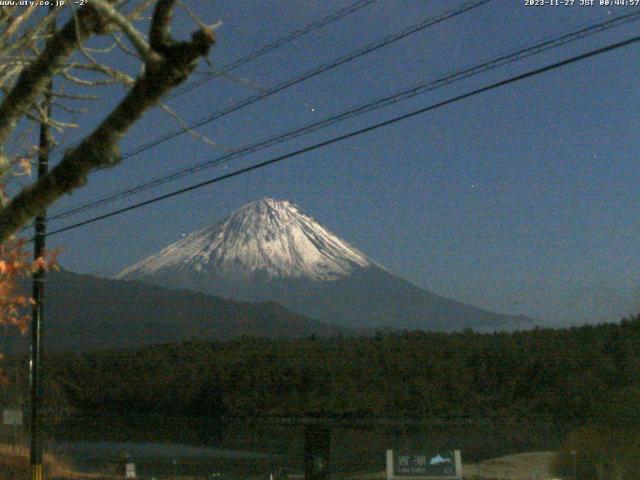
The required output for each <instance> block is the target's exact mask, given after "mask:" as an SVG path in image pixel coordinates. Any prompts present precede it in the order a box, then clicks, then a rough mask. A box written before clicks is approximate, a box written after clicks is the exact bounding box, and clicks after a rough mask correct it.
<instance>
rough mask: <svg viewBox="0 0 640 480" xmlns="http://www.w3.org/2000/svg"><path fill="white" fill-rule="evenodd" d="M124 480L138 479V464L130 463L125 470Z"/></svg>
mask: <svg viewBox="0 0 640 480" xmlns="http://www.w3.org/2000/svg"><path fill="white" fill-rule="evenodd" d="M124 478H136V464H135V463H132V462H129V463H127V464H126V466H125V469H124Z"/></svg>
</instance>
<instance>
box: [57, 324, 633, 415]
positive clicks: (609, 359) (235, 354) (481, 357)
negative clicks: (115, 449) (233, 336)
mask: <svg viewBox="0 0 640 480" xmlns="http://www.w3.org/2000/svg"><path fill="white" fill-rule="evenodd" d="M47 365H48V367H47V368H48V375H47V376H48V377H49V378H50V379H51V381H52V384H53V385H54V386H55V387H56V388H55V389H56V392H57V394H56V395H55V397H60V396H62V397H63V398H64V400H65V401H66V402H67V403H68V404H69V405H71V406H73V407H74V408H75V409H77V410H79V411H81V412H94V413H95V412H101V411H102V412H107V413H108V412H145V413H158V414H190V415H205V416H222V415H224V416H227V417H229V416H231V417H247V416H248V417H264V416H278V417H280V416H285V417H290V416H297V417H301V416H321V417H347V418H348V417H421V418H424V417H428V418H431V419H434V418H438V419H443V418H451V417H485V418H487V417H489V418H490V417H504V416H513V417H525V416H545V417H551V418H558V419H567V418H571V419H578V420H580V419H584V420H596V419H597V420H599V421H602V422H606V423H607V424H610V423H615V422H618V421H621V422H622V423H627V422H628V421H631V420H633V421H637V420H638V419H639V418H638V417H639V416H640V401H639V400H640V375H639V374H640V317H637V318H635V319H631V320H624V321H622V322H621V323H619V324H603V325H598V326H584V327H580V328H570V329H560V330H554V329H537V330H533V331H527V332H519V333H497V334H477V333H473V332H471V331H465V332H462V333H456V334H440V333H423V332H406V333H403V334H384V335H382V334H380V335H376V336H374V337H370V338H364V337H360V338H347V337H345V338H341V337H334V338H314V337H312V338H307V339H303V340H266V339H258V338H241V339H238V340H235V341H230V342H225V343H198V342H187V343H180V344H170V345H160V346H153V347H147V348H143V349H140V350H130V351H127V350H125V351H122V350H120V351H104V352H97V353H86V354H74V353H64V354H55V355H51V356H50V357H49V358H48V361H47Z"/></svg>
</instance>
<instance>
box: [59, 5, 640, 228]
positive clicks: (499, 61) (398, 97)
mask: <svg viewBox="0 0 640 480" xmlns="http://www.w3.org/2000/svg"><path fill="white" fill-rule="evenodd" d="M639 19H640V12H634V13H631V14H627V15H621V16H618V17H615V18H612V19H609V20H606V21H604V22H599V23H596V24H591V25H589V26H586V27H583V28H581V29H579V30H577V31H573V32H570V33H567V34H564V35H561V36H556V37H553V38H551V39H550V40H545V41H542V42H540V43H537V44H535V45H533V46H530V47H526V48H522V49H520V50H517V51H516V52H513V53H510V54H507V55H501V56H498V57H494V58H492V59H490V60H488V61H485V62H483V63H480V64H476V65H474V66H471V67H467V68H464V69H462V70H458V71H456V72H454V73H451V74H447V75H445V76H443V77H440V78H438V79H436V80H429V81H424V82H421V83H419V84H417V85H414V86H411V87H409V88H405V89H403V90H400V91H397V92H395V93H393V94H391V95H388V96H385V97H383V98H380V99H378V100H376V101H374V102H369V103H366V104H363V105H360V106H358V107H355V108H351V109H349V110H346V111H344V112H342V113H339V114H336V115H332V116H329V117H325V118H324V119H321V120H319V121H316V122H312V123H310V124H307V125H305V126H303V127H299V128H296V129H293V130H290V131H288V132H286V133H283V134H280V135H278V136H275V137H271V138H269V139H266V140H263V141H261V142H258V143H256V144H253V145H249V146H246V147H243V148H241V149H240V150H237V151H234V152H230V153H227V154H225V155H223V156H221V157H218V158H215V159H213V160H208V161H206V162H202V163H199V164H196V165H192V166H191V167H187V168H184V169H181V170H178V171H177V172H174V173H171V174H169V175H163V176H160V177H157V178H155V179H153V180H149V181H146V182H143V183H141V184H139V185H136V186H134V187H130V188H127V189H122V190H119V191H117V192H114V193H111V194H108V195H106V196H102V197H100V198H98V199H96V200H93V201H90V202H88V203H85V204H83V205H80V206H77V207H74V208H71V209H69V210H66V211H63V212H61V213H59V214H57V215H54V216H52V217H50V220H59V219H63V218H67V217H70V216H72V215H76V214H78V213H81V212H84V211H87V210H92V209H94V208H97V207H100V206H102V205H106V204H108V203H111V202H114V201H116V200H120V199H123V198H126V197H129V196H132V195H135V194H138V193H141V192H143V191H146V190H149V189H151V188H155V187H158V186H160V185H163V184H165V183H168V182H171V181H174V180H177V179H179V178H182V177H185V176H188V175H192V174H195V173H197V172H200V171H203V170H205V169H208V168H211V167H213V166H216V165H220V164H222V163H226V162H228V161H231V160H233V159H236V158H240V157H244V156H246V155H248V154H250V153H254V152H256V151H258V150H261V149H263V148H267V147H270V146H273V145H276V144H279V143H282V142H284V141H286V140H290V139H293V138H297V137H299V136H302V135H306V134H309V133H311V132H314V131H316V130H319V129H322V128H326V127H328V126H330V125H334V124H336V123H338V122H340V121H343V120H346V119H348V118H352V117H355V116H359V115H362V114H363V113H366V112H370V111H373V110H376V109H379V108H382V107H386V106H389V105H391V104H394V103H396V102H399V101H402V100H406V99H408V98H413V97H415V96H417V95H420V94H423V93H426V92H430V91H433V90H435V89H437V88H440V87H443V86H446V85H450V84H452V83H454V82H457V81H460V80H462V79H466V78H470V77H472V76H475V75H478V74H480V73H484V72H486V71H489V70H492V69H494V68H498V67H501V66H504V65H506V64H509V63H513V62H516V61H520V60H522V59H524V58H527V57H529V56H532V55H536V54H538V53H541V52H545V51H547V50H550V49H552V48H557V47H559V46H562V45H566V44H567V43H570V42H573V41H576V40H579V39H582V38H585V37H587V36H589V35H593V34H595V33H599V32H601V31H603V30H606V29H609V28H614V27H618V26H620V25H623V24H626V23H629V22H633V21H637V20H639Z"/></svg>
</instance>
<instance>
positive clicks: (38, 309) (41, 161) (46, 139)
mask: <svg viewBox="0 0 640 480" xmlns="http://www.w3.org/2000/svg"><path fill="white" fill-rule="evenodd" d="M53 9H54V6H53V2H52V4H51V6H50V12H52V11H53ZM55 29H56V25H55V18H54V19H52V20H51V23H50V24H49V29H48V33H49V34H50V35H52V34H53V33H55ZM52 90H53V80H51V81H49V85H48V86H47V90H46V91H45V94H44V99H43V100H42V111H43V112H45V115H46V117H47V118H45V119H44V120H42V121H41V122H40V141H39V151H38V178H40V177H42V176H43V175H45V174H46V173H47V171H48V170H49V151H50V149H51V132H50V129H49V124H48V122H47V120H48V118H49V117H50V116H51V98H52ZM46 222H47V217H46V211H42V212H40V213H39V214H38V215H37V216H36V218H35V236H34V246H33V258H34V260H37V259H38V258H40V257H42V256H43V255H44V251H45V236H46ZM32 281H33V291H32V295H33V308H32V320H31V362H30V373H31V375H30V380H31V425H30V427H31V480H42V479H43V471H42V431H41V420H40V407H41V403H42V320H43V313H44V312H43V302H44V270H43V269H42V268H39V269H38V270H36V271H35V272H34V273H33V276H32Z"/></svg>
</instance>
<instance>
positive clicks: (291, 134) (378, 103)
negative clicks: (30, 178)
mask: <svg viewBox="0 0 640 480" xmlns="http://www.w3.org/2000/svg"><path fill="white" fill-rule="evenodd" d="M375 1H376V0H361V1H358V2H356V3H354V4H352V5H350V6H349V7H347V8H344V9H341V10H339V11H337V12H334V13H332V14H330V15H328V16H326V17H323V18H321V19H319V20H317V21H314V22H312V23H310V24H309V25H307V26H305V27H303V28H301V29H299V30H296V31H294V32H292V33H290V34H288V35H286V36H284V37H281V38H280V39H278V40H276V41H275V42H273V43H271V44H268V45H266V46H264V47H261V48H260V49H258V50H256V51H254V52H252V53H250V54H249V55H247V56H245V57H242V58H240V59H238V60H236V61H234V62H232V63H230V64H228V65H226V66H224V67H223V68H222V69H220V70H218V71H216V72H213V73H212V74H211V75H209V76H208V77H206V78H203V79H200V80H197V81H194V82H192V83H190V84H187V85H186V86H184V87H183V88H181V89H179V90H176V91H175V92H173V94H172V95H171V96H170V97H169V98H176V97H178V96H181V95H184V94H186V93H189V92H191V91H193V90H194V89H196V88H199V87H201V86H203V85H205V84H206V83H207V82H209V81H211V80H212V79H214V78H216V77H221V76H224V75H225V74H228V73H230V72H231V71H232V70H233V69H235V68H238V67H239V66H241V65H244V64H246V63H248V62H250V61H252V60H254V59H256V58H259V57H260V56H262V55H264V54H266V53H268V52H271V51H273V50H275V49H277V48H280V47H281V46H283V45H286V44H287V43H290V42H292V41H294V40H296V39H298V38H300V37H302V36H303V35H306V34H308V33H311V32H313V31H315V30H317V29H319V28H322V27H324V26H326V25H329V24H330V23H333V22H336V21H338V20H340V19H342V18H345V17H346V16H348V15H350V14H352V13H355V12H357V11H359V10H361V9H363V8H365V7H367V6H370V5H372V4H374V3H375ZM492 1H493V0H479V1H474V2H470V3H465V4H463V5H461V6H460V7H457V8H455V9H452V10H448V11H446V12H444V13H442V14H440V15H437V16H435V17H430V18H427V19H425V20H422V21H421V22H419V23H417V24H415V25H413V26H410V27H408V28H405V29H404V30H402V31H400V32H397V33H395V34H392V35H388V36H386V37H385V38H383V39H381V40H379V41H376V42H373V43H371V44H368V45H366V46H364V47H362V48H359V49H357V50H354V51H352V52H349V53H348V54H346V55H342V56H340V57H338V58H336V59H335V60H333V61H332V62H328V63H325V64H322V65H319V66H318V67H315V68H313V69H311V70H309V71H307V72H306V73H304V74H302V75H298V76H295V77H292V78H290V79H287V80H285V81H283V82H280V83H279V84H277V85H276V86H274V87H272V88H269V89H265V90H264V91H261V92H260V93H257V94H255V95H252V96H250V97H248V98H246V99H244V100H242V101H240V102H238V103H236V104H233V105H231V106H229V107H227V108H225V109H222V110H220V111H216V112H213V113H212V114H210V115H208V116H206V117H205V118H202V119H200V120H198V121H196V122H193V123H192V124H190V125H188V126H187V127H185V128H181V129H178V130H175V131H173V132H170V133H168V134H165V135H162V136H160V137H158V138H156V139H154V140H152V141H150V142H147V143H145V144H142V145H140V146H138V147H137V148H134V149H133V150H131V151H129V152H127V153H125V154H124V155H123V158H124V159H126V158H131V157H133V156H135V155H138V154H140V153H142V152H144V151H146V150H149V149H151V148H154V147H156V146H158V145H161V144H162V143H164V142H166V141H168V140H170V139H172V138H175V137H177V136H180V135H182V134H184V133H186V132H188V131H190V130H192V129H195V128H198V127H201V126H203V125H206V124H208V123H211V122H213V121H215V120H217V119H219V118H222V117H224V116H226V115H229V114H231V113H233V112H236V111H238V110H240V109H242V108H245V107H246V106H248V105H251V104H253V103H255V102H258V101H260V100H262V99H264V98H267V97H269V96H271V95H274V94H276V93H279V92H282V91H283V90H286V89H288V88H290V87H292V86H294V85H297V84H299V83H301V82H304V81H306V80H308V79H310V78H313V77H315V76H317V75H320V74H322V73H325V72H327V71H330V70H332V69H334V68H336V67H338V66H340V65H343V64H346V63H349V62H351V61H353V60H355V59H356V58H359V57H361V56H363V55H366V54H368V53H371V52H374V51H376V50H378V49H381V48H383V47H385V46H387V45H390V44H392V43H395V42H398V41H400V40H402V39H405V38H407V37H409V36H410V35H413V34H415V33H418V32H420V31H423V30H425V29H427V28H429V27H431V26H433V25H436V24H438V23H441V22H443V21H446V20H449V19H451V18H454V17H456V16H458V15H462V14H463V13H466V12H469V11H471V10H473V9H476V8H478V7H481V6H483V5H485V4H488V3H490V2H492ZM637 20H640V12H632V13H629V14H626V15H620V16H618V17H614V18H609V19H608V20H605V21H602V22H598V23H594V24H590V25H587V26H585V27H582V28H580V29H578V30H575V31H572V32H568V33H563V34H559V35H556V36H554V37H552V38H549V39H546V40H544V41H541V42H538V43H536V44H533V45H530V46H527V47H524V48H520V49H517V50H516V51H514V52H511V53H508V54H505V55H500V56H497V57H494V58H491V59H488V60H484V61H482V62H479V63H477V64H475V65H473V66H469V67H465V68H462V69H460V70H457V71H454V72H451V73H448V74H446V75H443V76H442V77H439V78H436V79H427V80H424V81H422V82H420V83H418V84H416V85H413V86H410V87H408V88H404V89H401V90H398V91H396V92H393V93H391V94H389V95H386V96H384V97H382V98H379V99H377V100H375V101H371V102H368V103H365V104H362V105H359V106H356V107H353V108H350V109H348V110H345V111H343V112H341V113H338V114H334V115H331V116H328V117H325V118H323V119H321V120H319V121H315V122H312V123H309V124H306V125H303V126H301V127H298V128H294V129H292V130H290V131H287V132H284V133H281V134H279V135H276V136H273V137H270V138H267V139H265V140H262V141H260V142H257V143H255V144H251V145H248V146H245V147H242V148H240V149H237V150H235V151H232V152H230V153H226V154H224V155H222V156H220V157H218V158H215V159H212V160H208V161H206V162H202V163H198V164H195V165H192V166H190V167H187V168H183V169H180V170H177V171H175V172H173V173H171V174H168V175H164V176H160V177H157V178H154V179H151V180H147V181H145V182H142V183H140V184H138V185H135V186H133V187H130V188H126V189H121V190H118V191H116V192H113V193H111V194H108V195H104V196H102V197H99V198H97V199H95V200H92V201H90V202H87V203H84V204H82V205H78V206H77V207H73V208H71V209H68V210H65V211H63V212H60V213H58V214H56V215H53V216H52V217H50V220H61V219H64V218H68V217H71V216H73V215H76V214H79V213H81V212H86V211H91V210H93V209H96V208H99V207H102V206H104V205H107V204H110V203H112V202H115V201H117V200H121V199H124V198H128V197H131V196H133V195H136V194H139V193H141V192H144V191H146V190H149V189H152V188H156V187H159V186H160V185H164V184H166V183H168V182H172V181H175V180H177V179H179V178H183V177H187V176H190V175H194V174H196V173H198V172H201V171H203V170H205V169H208V168H211V167H214V166H216V165H220V164H222V163H224V162H229V161H231V160H235V159H238V158H241V157H244V156H246V155H249V154H251V153H254V152H256V151H259V150H262V149H264V148H267V147H270V146H273V145H276V144H279V143H282V142H285V141H288V140H291V139H294V138H297V137H300V136H303V135H307V134H310V133H312V132H315V131H317V130H320V129H323V128H326V127H329V126H331V125H334V124H336V123H338V122H341V121H344V120H346V119H348V118H353V117H355V116H359V115H362V114H364V113H366V112H370V111H373V110H376V109H380V108H383V107H386V106H389V105H393V104H395V103H398V102H400V101H403V100H406V99H409V98H413V97H415V96H417V95H420V94H423V93H426V92H430V91H433V90H435V89H437V88H441V87H444V86H446V85H450V84H452V83H454V82H458V81H461V80H463V79H466V78H469V77H472V76H475V75H478V74H481V73H484V72H487V71H489V70H492V69H495V68H498V67H501V66H504V65H507V64H509V63H514V62H517V61H521V60H523V59H524V58H527V57H530V56H532V55H536V54H539V53H542V52H545V51H548V50H550V49H554V48H558V47H560V46H562V45H565V44H567V43H570V42H574V41H576V40H579V39H582V38H585V37H587V36H590V35H594V34H596V33H599V32H602V31H604V30H609V29H612V28H616V27H620V26H622V25H624V24H628V23H630V22H635V21H637ZM638 41H640V36H634V37H631V38H628V39H627V40H624V41H620V42H617V43H613V44H610V45H607V46H605V47H602V48H598V49H595V50H591V51H588V52H586V53H584V54H581V55H576V56H573V57H571V58H567V59H565V60H561V61H558V62H555V63H552V64H550V65H547V66H545V67H541V68H537V69H534V70H530V71H528V72H525V73H523V74H520V75H516V76H513V77H509V78H507V79H505V80H502V81H498V82H495V83H492V84H490V85H487V86H484V87H481V88H477V89H474V90H472V91H469V92H467V93H464V94H461V95H457V96H455V97H452V98H449V99H447V100H444V101H441V102H437V103H434V104H431V105H428V106H425V107H423V108H420V109H417V110H414V111H412V112H409V113H407V114H404V115H400V116H396V117H393V118H391V119H389V120H386V121H383V122H378V123H375V124H372V125H369V126H367V127H365V128H361V129H358V130H355V131H352V132H349V133H346V134H343V135H338V136H336V137H333V138H331V139H328V140H325V141H322V142H319V143H315V144H313V145H310V146H307V147H305V148H301V149H298V150H295V151H292V152H289V153H287V154H284V155H280V156H278V157H275V158H271V159H268V160H266V161H263V162H260V163H257V164H254V165H251V166H248V167H245V168H241V169H239V170H236V171H233V172H230V173H227V174H224V175H220V176H216V177H214V178H211V179H208V180H206V181H203V182H199V183H196V184H193V185H191V186H188V187H186V188H181V189H179V190H175V191H173V192H170V193H167V194H164V195H160V196H157V197H154V198H151V199H149V200H146V201H142V202H138V203H133V204H131V205H128V206H125V207H123V208H120V209H117V210H114V211H111V212H109V213H106V214H103V215H98V216H95V217H92V218H89V219H87V220H84V221H81V222H78V223H75V224H72V225H69V226H66V227H63V228H60V229H57V230H53V231H51V232H50V233H49V234H48V235H54V234H57V233H61V232H64V231H69V230H72V229H75V228H79V227H80V226H83V225H87V224H90V223H94V222H97V221H99V220H103V219H106V218H109V217H113V216H115V215H119V214H122V213H125V212H127V211H130V210H134V209H137V208H141V207H143V206H146V205H150V204H153V203H156V202H159V201H161V200H165V199H168V198H171V197H175V196H178V195H182V194H184V193H187V192H189V191H192V190H196V189H199V188H202V187H205V186H208V185H211V184H214V183H217V182H221V181H223V180H226V179H228V178H231V177H235V176H238V175H241V174H244V173H247V172H250V171H253V170H256V169H259V168H263V167H266V166H268V165H271V164H274V163H277V162H281V161H283V160H286V159H289V158H293V157H296V156H300V155H302V154H304V153H307V152H310V151H313V150H317V149H320V148H323V147H325V146H328V145H331V144H334V143H338V142H341V141H344V140H347V139H349V138H353V137H356V136H359V135H363V134H365V133H368V132H371V131H373V130H377V129H379V128H383V127H385V126H388V125H391V124H394V123H397V122H400V121H403V120H406V119H408V118H412V117H414V116H417V115H421V114H425V113H427V112H429V111H432V110H435V109H437V108H441V107H444V106H446V105H449V104H451V103H454V102H458V101H461V100H463V99H466V98H469V97H471V96H475V95H478V94H481V93H483V92H486V91H489V90H493V89H496V88H500V87H502V86H505V85H507V84H511V83H514V82H517V81H520V80H524V79H525V78H530V77H533V76H536V75H540V74H543V73H545V72H548V71H551V70H555V69H558V68H561V67H563V66H566V65H569V64H572V63H576V62H580V61H582V60H586V59H588V58H591V57H594V56H597V55H602V54H604V53H607V52H610V51H613V50H616V49H619V48H622V47H625V46H628V45H631V44H634V43H637V42H638Z"/></svg>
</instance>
